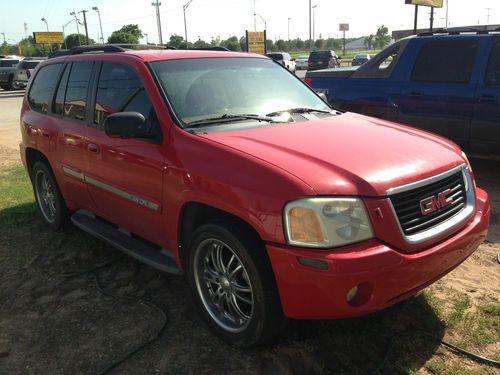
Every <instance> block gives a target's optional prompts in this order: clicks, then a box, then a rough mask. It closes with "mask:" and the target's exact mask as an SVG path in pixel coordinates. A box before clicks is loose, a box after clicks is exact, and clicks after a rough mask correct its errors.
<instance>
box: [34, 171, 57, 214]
mask: <svg viewBox="0 0 500 375" xmlns="http://www.w3.org/2000/svg"><path fill="white" fill-rule="evenodd" d="M35 190H36V198H37V202H38V205H39V207H40V211H41V212H42V215H43V217H44V218H45V220H47V221H48V222H49V223H53V222H54V221H55V220H56V217H57V207H56V192H55V186H54V184H53V183H52V181H51V179H50V178H49V177H48V176H47V175H46V174H45V172H44V171H42V170H38V171H37V173H36V175H35Z"/></svg>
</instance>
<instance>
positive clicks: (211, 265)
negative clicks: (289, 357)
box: [189, 224, 286, 347]
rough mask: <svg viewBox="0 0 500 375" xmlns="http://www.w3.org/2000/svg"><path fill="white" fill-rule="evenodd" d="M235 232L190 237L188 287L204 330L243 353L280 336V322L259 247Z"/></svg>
mask: <svg viewBox="0 0 500 375" xmlns="http://www.w3.org/2000/svg"><path fill="white" fill-rule="evenodd" d="M240 229H241V228H238V227H235V226H228V225H225V224H218V225H215V224H207V225H203V226H201V227H200V228H198V229H197V230H196V231H195V233H194V241H193V243H192V246H191V253H190V264H189V281H190V285H191V289H192V292H193V296H194V299H195V301H196V304H197V306H198V309H199V311H200V313H201V315H202V317H203V318H204V320H205V321H206V322H207V323H208V325H209V327H210V329H211V330H212V331H213V332H214V333H215V334H216V335H218V336H219V337H221V338H222V339H223V340H225V341H226V342H228V343H230V344H232V345H235V346H238V347H249V346H253V345H256V344H258V343H260V342H263V341H266V340H268V339H271V338H272V337H274V336H276V335H277V334H278V333H280V331H281V330H282V329H283V328H284V327H285V324H286V319H285V317H284V316H283V312H282V310H281V304H280V300H279V295H278V291H277V287H276V283H275V280H274V275H273V273H272V269H271V265H270V263H269V259H268V258H267V254H266V253H265V249H264V248H263V245H262V243H260V241H258V240H257V239H256V238H254V236H252V235H251V234H249V233H248V232H247V231H245V230H244V229H243V230H240Z"/></svg>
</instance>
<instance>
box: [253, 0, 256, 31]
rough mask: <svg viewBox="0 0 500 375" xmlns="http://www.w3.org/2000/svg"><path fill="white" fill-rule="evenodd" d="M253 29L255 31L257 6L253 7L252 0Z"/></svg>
mask: <svg viewBox="0 0 500 375" xmlns="http://www.w3.org/2000/svg"><path fill="white" fill-rule="evenodd" d="M253 31H257V8H256V7H255V0H253Z"/></svg>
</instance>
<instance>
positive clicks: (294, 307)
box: [266, 189, 490, 319]
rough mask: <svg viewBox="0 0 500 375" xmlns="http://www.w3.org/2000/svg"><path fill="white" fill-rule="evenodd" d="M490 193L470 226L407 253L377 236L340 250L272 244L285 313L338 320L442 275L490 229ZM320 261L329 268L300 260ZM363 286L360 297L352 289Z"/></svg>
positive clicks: (479, 194)
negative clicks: (432, 243) (430, 244)
mask: <svg viewBox="0 0 500 375" xmlns="http://www.w3.org/2000/svg"><path fill="white" fill-rule="evenodd" d="M489 216H490V206H489V201H488V194H487V193H486V192H485V191H483V190H481V189H477V191H476V213H475V215H474V217H473V219H472V220H471V221H470V222H469V224H468V225H467V226H466V227H465V228H463V229H462V230H461V231H460V232H458V233H455V234H454V235H453V236H451V237H449V238H448V239H446V240H443V241H442V242H440V243H438V244H436V245H434V246H432V247H430V248H427V249H425V250H423V251H421V252H418V253H413V254H405V253H402V252H400V251H398V249H395V248H392V247H390V246H389V245H387V244H385V243H382V242H381V241H379V240H377V239H373V240H370V241H367V242H362V243H358V244H355V245H351V246H346V247H343V248H340V249H336V250H313V249H307V250H305V249H300V248H291V247H288V246H280V245H274V244H267V245H266V248H267V252H268V254H269V258H270V260H271V263H272V267H273V270H274V274H275V277H276V282H277V285H278V289H279V293H280V298H281V304H282V307H283V312H284V314H285V315H286V316H287V317H289V318H293V319H333V318H346V317H354V316H360V315H365V314H369V313H372V312H375V311H378V310H381V309H384V308H386V307H388V306H391V305H393V304H395V303H397V302H399V301H402V300H404V299H406V298H408V297H410V296H412V295H414V294H416V293H417V292H418V291H420V290H421V289H423V288H425V287H426V286H428V285H430V284H431V283H433V282H434V281H436V280H438V279H440V278H441V277H443V276H444V275H445V274H447V273H448V272H450V271H451V270H453V269H454V268H455V267H457V266H458V265H459V264H460V263H462V262H463V261H464V260H465V259H467V257H468V256H469V255H471V254H472V253H473V252H474V251H475V250H476V249H477V247H478V246H479V245H480V244H481V243H482V242H483V241H484V239H485V238H486V234H487V231H488V224H489ZM299 257H304V258H309V259H315V260H321V261H324V262H326V263H327V264H328V269H326V270H321V269H317V268H312V267H310V266H304V265H302V264H300V263H299V261H298V258H299ZM354 286H358V292H357V295H356V297H355V298H354V299H353V300H352V301H351V302H350V303H348V302H347V299H346V296H347V293H348V292H349V291H350V290H351V289H352V288H353V287H354Z"/></svg>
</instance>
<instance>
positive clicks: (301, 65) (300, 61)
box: [295, 56, 309, 70]
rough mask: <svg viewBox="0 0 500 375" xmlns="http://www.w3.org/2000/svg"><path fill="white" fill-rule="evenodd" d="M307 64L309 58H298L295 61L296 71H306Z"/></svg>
mask: <svg viewBox="0 0 500 375" xmlns="http://www.w3.org/2000/svg"><path fill="white" fill-rule="evenodd" d="M308 63H309V56H299V57H297V58H296V59H295V68H296V69H297V70H301V69H304V70H307V64H308Z"/></svg>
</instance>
